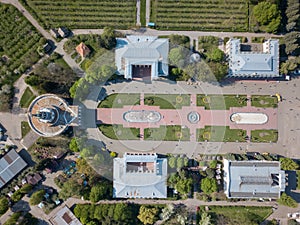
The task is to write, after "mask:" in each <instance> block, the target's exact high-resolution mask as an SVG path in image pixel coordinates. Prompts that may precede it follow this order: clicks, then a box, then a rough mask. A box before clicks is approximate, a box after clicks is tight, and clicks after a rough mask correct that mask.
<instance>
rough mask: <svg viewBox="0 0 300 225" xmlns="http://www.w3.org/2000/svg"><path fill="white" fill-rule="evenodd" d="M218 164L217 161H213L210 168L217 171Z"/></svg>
mask: <svg viewBox="0 0 300 225" xmlns="http://www.w3.org/2000/svg"><path fill="white" fill-rule="evenodd" d="M217 164H218V161H217V160H212V161H210V162H209V167H210V168H212V169H216V168H217Z"/></svg>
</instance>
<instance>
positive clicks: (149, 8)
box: [146, 0, 151, 26]
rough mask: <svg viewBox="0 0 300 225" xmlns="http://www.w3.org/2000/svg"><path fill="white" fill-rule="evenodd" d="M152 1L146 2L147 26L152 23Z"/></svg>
mask: <svg viewBox="0 0 300 225" xmlns="http://www.w3.org/2000/svg"><path fill="white" fill-rule="evenodd" d="M150 13H151V0H146V26H147V24H148V23H149V22H150Z"/></svg>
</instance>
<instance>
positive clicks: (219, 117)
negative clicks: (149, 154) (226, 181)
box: [97, 93, 277, 142]
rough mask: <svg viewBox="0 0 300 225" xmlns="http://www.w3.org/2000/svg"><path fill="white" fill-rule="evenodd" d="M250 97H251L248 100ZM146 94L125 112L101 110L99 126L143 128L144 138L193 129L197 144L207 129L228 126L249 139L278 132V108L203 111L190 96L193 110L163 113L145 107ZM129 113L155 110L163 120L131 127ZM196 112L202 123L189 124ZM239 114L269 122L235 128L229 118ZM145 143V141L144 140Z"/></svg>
mask: <svg viewBox="0 0 300 225" xmlns="http://www.w3.org/2000/svg"><path fill="white" fill-rule="evenodd" d="M248 97H250V96H248ZM143 99H144V94H143V93H142V94H141V102H140V104H141V105H135V106H124V107H123V108H98V109H97V123H98V124H101V123H105V124H122V125H123V126H124V127H136V128H140V132H141V135H143V134H144V129H145V128H148V127H151V128H155V127H157V128H158V127H159V126H161V125H183V126H185V127H188V128H189V129H190V134H191V139H190V141H193V142H195V141H196V129H197V128H204V126H205V125H206V126H209V125H210V126H229V127H230V128H231V129H243V130H246V131H247V135H248V136H250V133H251V130H256V129H277V108H275V109H273V108H256V107H252V106H251V102H250V101H248V102H247V106H245V107H232V108H230V109H229V110H205V109H204V107H197V106H196V94H191V106H183V107H182V109H177V110H174V109H160V108H159V106H148V105H144V101H143ZM129 110H152V111H157V112H159V113H160V114H161V116H162V119H161V120H160V121H159V122H156V123H129V122H126V121H125V120H124V119H123V114H124V113H125V112H127V111H129ZM192 111H195V112H198V113H199V115H200V121H199V122H198V123H196V124H192V123H190V122H189V121H188V119H187V116H188V114H189V113H190V112H192ZM237 112H260V113H265V114H266V115H267V116H268V121H267V122H266V123H265V124H261V125H257V124H256V125H245V124H236V123H233V122H232V121H231V120H230V116H231V115H232V114H233V113H237ZM141 139H143V138H141Z"/></svg>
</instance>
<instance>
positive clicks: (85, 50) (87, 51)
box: [76, 42, 91, 58]
mask: <svg viewBox="0 0 300 225" xmlns="http://www.w3.org/2000/svg"><path fill="white" fill-rule="evenodd" d="M76 51H77V52H78V54H79V55H80V56H81V57H82V58H85V57H86V56H87V55H88V54H90V52H91V50H90V49H89V48H88V46H86V45H85V44H84V43H83V42H81V43H80V44H79V45H77V47H76Z"/></svg>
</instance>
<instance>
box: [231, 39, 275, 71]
mask: <svg viewBox="0 0 300 225" xmlns="http://www.w3.org/2000/svg"><path fill="white" fill-rule="evenodd" d="M226 53H227V54H228V58H229V76H238V77H239V76H243V77H278V76H279V41H278V40H273V39H269V40H268V41H266V42H264V43H263V51H262V52H249V51H241V43H240V39H230V40H229V41H228V42H227V43H226Z"/></svg>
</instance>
